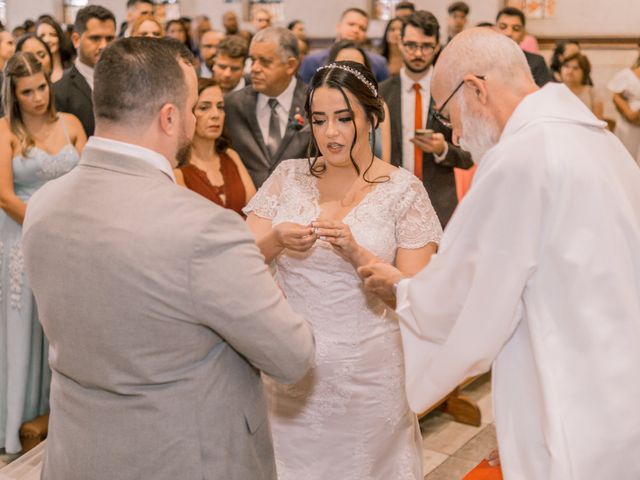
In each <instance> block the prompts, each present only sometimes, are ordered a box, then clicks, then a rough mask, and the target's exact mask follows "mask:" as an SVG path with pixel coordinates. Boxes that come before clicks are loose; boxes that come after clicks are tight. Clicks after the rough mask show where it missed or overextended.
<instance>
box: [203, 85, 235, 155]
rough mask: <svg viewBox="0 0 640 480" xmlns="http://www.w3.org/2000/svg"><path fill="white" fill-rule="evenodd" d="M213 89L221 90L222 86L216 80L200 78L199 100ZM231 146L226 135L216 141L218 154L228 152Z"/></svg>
mask: <svg viewBox="0 0 640 480" xmlns="http://www.w3.org/2000/svg"><path fill="white" fill-rule="evenodd" d="M211 87H218V88H220V84H219V83H218V81H217V80H214V79H213V78H198V98H200V95H202V92H204V91H205V90H206V89H207V88H211ZM220 91H222V88H220ZM223 97H224V96H223ZM223 126H224V125H223ZM230 145H231V142H230V141H229V139H228V138H227V137H226V136H225V135H224V134H221V135H220V136H219V137H218V138H217V139H216V152H218V153H224V152H226V151H227V148H229V146H230Z"/></svg>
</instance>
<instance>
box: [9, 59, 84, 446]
mask: <svg viewBox="0 0 640 480" xmlns="http://www.w3.org/2000/svg"><path fill="white" fill-rule="evenodd" d="M4 72H5V79H4V85H3V92H2V94H3V95H2V98H3V101H4V110H5V117H3V118H2V119H0V208H1V210H0V350H1V351H2V352H4V353H3V354H2V355H0V378H2V379H3V381H2V382H0V411H2V412H3V415H1V416H0V448H4V449H5V451H6V452H7V453H18V452H20V450H21V448H22V447H21V445H20V440H19V435H18V432H19V429H20V425H21V424H22V422H24V421H25V420H28V419H31V418H33V417H36V416H38V415H41V414H43V413H45V412H47V411H48V409H49V380H50V377H51V372H50V370H49V367H48V360H47V355H48V353H47V351H48V344H47V341H46V338H45V337H44V334H43V332H42V327H41V326H40V323H39V321H38V315H37V310H36V305H35V299H34V298H33V295H32V293H31V289H30V287H29V284H28V282H27V279H26V277H25V274H24V271H23V262H22V250H21V236H22V222H23V220H24V216H25V211H26V208H27V202H28V201H29V198H30V197H31V196H32V195H33V194H34V193H35V192H36V191H37V190H38V189H39V188H40V187H42V186H43V185H44V184H45V183H46V182H48V181H49V180H53V179H54V178H57V177H59V176H61V175H64V174H65V173H67V172H68V171H70V170H71V169H72V168H73V167H74V166H75V165H76V163H77V162H78V159H79V152H80V150H82V147H83V146H84V144H85V142H86V140H87V139H86V137H85V134H84V130H83V128H82V125H81V124H80V121H79V120H78V119H77V118H76V117H74V116H73V115H69V114H66V113H56V109H55V106H54V103H53V92H52V91H51V83H50V81H49V77H48V75H46V74H45V72H44V69H43V66H42V64H41V63H40V62H39V61H38V60H37V59H36V57H35V55H33V54H32V53H29V52H19V53H16V54H15V55H14V56H13V57H11V58H10V59H9V61H8V62H7V65H6V66H5V69H4ZM61 234H63V232H61Z"/></svg>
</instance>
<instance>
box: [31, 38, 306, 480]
mask: <svg viewBox="0 0 640 480" xmlns="http://www.w3.org/2000/svg"><path fill="white" fill-rule="evenodd" d="M193 60H194V59H193V56H192V55H191V53H190V52H189V51H188V50H187V48H186V47H185V46H184V44H182V43H180V42H179V41H178V40H174V39H162V40H157V39H150V38H125V39H121V40H118V41H117V42H114V43H113V44H112V45H110V46H109V47H108V48H107V49H105V51H104V53H103V55H102V57H101V60H100V62H99V63H98V65H97V66H96V72H95V85H94V100H95V115H96V132H95V136H94V137H92V138H91V139H89V141H88V142H87V145H86V146H85V148H84V150H83V152H82V158H81V160H80V163H79V164H78V166H77V167H76V168H75V169H74V170H72V171H71V172H70V173H69V174H67V175H64V176H62V177H61V178H58V179H57V180H56V181H52V182H48V183H47V185H45V186H44V187H43V188H41V189H40V190H38V192H37V193H36V194H35V195H34V196H33V197H32V198H31V199H30V200H29V208H28V211H27V214H26V217H25V222H24V230H23V252H24V263H25V270H26V272H27V276H28V278H29V281H30V284H31V286H32V289H33V292H34V294H35V295H36V297H37V298H38V311H39V314H40V320H41V322H42V324H43V328H44V331H45V332H46V335H47V338H48V339H49V342H50V353H51V355H50V364H51V370H52V380H51V416H50V420H49V433H48V437H47V448H46V453H45V460H44V465H43V471H42V478H43V479H44V480H47V479H69V480H71V479H84V478H87V479H89V478H90V479H92V480H108V479H112V478H118V479H122V480H137V479H142V478H153V479H157V480H175V479H195V478H225V479H232V478H242V479H245V478H246V479H250V478H251V479H253V478H264V479H269V480H276V468H275V460H274V455H273V447H272V440H271V432H270V428H269V421H268V418H267V408H266V399H265V397H264V393H263V390H262V380H261V376H260V375H261V374H260V371H262V372H264V374H266V375H270V376H272V377H274V378H275V379H276V380H278V381H282V382H286V383H293V382H295V381H297V380H299V379H300V378H301V377H302V376H303V375H304V374H305V373H306V370H307V369H308V367H309V365H310V364H311V362H312V359H313V357H314V345H313V337H312V334H311V329H310V327H309V325H308V324H307V323H306V322H305V321H304V320H303V319H302V318H301V317H299V316H298V315H296V314H295V313H294V312H293V311H292V310H291V308H290V307H289V305H288V304H287V303H286V301H285V300H284V298H283V296H282V293H281V292H280V290H279V289H278V287H277V286H276V285H275V283H274V281H273V279H272V277H271V275H270V273H269V270H268V268H267V267H266V266H265V264H264V258H263V257H262V255H261V254H260V251H259V250H258V248H257V247H256V245H255V238H254V237H253V235H252V234H251V232H250V231H249V230H248V228H247V227H246V226H245V225H244V222H243V221H242V219H241V218H240V217H239V216H238V215H236V214H235V213H234V212H230V211H229V210H226V209H224V208H221V207H219V206H218V205H216V204H214V203H213V202H210V201H209V200H207V199H205V198H203V197H202V196H200V195H198V194H196V193H194V192H193V191H191V190H189V189H186V188H183V187H180V186H178V185H176V184H175V181H174V179H173V174H172V167H175V165H176V157H177V156H178V155H179V152H180V150H184V149H185V148H186V147H187V146H188V144H189V143H190V137H191V136H192V135H193V131H194V128H195V123H196V122H195V117H194V114H193V110H194V108H195V105H196V101H197V78H196V74H195V70H194V68H193ZM96 435H98V436H99V437H100V441H96ZM174 455H175V457H174Z"/></svg>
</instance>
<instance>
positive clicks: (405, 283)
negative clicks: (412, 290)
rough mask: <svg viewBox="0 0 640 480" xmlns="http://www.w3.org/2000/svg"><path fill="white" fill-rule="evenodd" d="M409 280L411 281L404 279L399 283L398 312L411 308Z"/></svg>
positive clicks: (397, 293)
mask: <svg viewBox="0 0 640 480" xmlns="http://www.w3.org/2000/svg"><path fill="white" fill-rule="evenodd" d="M409 280H411V279H410V278H403V279H402V280H400V282H399V283H398V288H397V289H396V312H400V311H401V310H403V309H405V308H408V307H410V306H411V305H409Z"/></svg>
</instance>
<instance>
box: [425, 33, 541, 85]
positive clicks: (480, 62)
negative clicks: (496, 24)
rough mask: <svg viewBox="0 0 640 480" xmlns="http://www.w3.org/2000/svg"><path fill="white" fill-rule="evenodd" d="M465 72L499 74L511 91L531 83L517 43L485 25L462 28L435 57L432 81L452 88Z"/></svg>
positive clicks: (527, 65)
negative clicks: (436, 57) (436, 58)
mask: <svg viewBox="0 0 640 480" xmlns="http://www.w3.org/2000/svg"><path fill="white" fill-rule="evenodd" d="M468 74H471V75H487V76H489V75H491V76H497V77H500V78H501V79H502V81H503V82H504V83H506V84H507V85H508V86H510V87H513V89H514V90H520V89H521V88H523V87H524V86H526V85H527V84H528V83H530V82H533V77H532V75H531V69H530V68H529V64H528V63H527V59H526V57H525V56H524V53H523V51H522V49H521V48H520V46H519V45H518V44H517V43H516V42H514V41H513V40H511V39H510V38H508V37H506V36H504V35H501V34H499V33H497V32H494V31H493V30H491V29H489V28H486V27H481V28H472V29H469V30H465V31H464V32H462V33H460V34H458V35H456V36H455V37H454V38H453V40H451V42H450V43H449V44H448V45H447V47H446V48H445V49H444V50H443V52H442V54H441V56H440V58H439V59H438V62H437V64H436V68H435V71H434V76H433V82H434V83H435V82H436V81H438V82H443V85H445V86H448V87H449V89H453V88H455V86H456V85H457V84H458V83H459V82H460V81H462V78H463V77H464V76H465V75H468Z"/></svg>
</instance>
